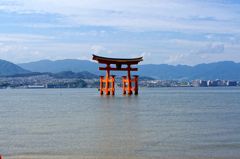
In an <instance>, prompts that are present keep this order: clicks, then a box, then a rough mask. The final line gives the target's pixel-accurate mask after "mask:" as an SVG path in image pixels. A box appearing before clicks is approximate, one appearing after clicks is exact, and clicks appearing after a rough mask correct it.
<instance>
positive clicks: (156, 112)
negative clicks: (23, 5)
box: [0, 88, 240, 158]
mask: <svg viewBox="0 0 240 159" xmlns="http://www.w3.org/2000/svg"><path fill="white" fill-rule="evenodd" d="M119 91H120V90H119ZM119 91H118V92H119ZM0 154H3V155H4V156H8V157H10V156H19V155H43V154H44V155H63V156H68V155H69V156H70V155H79V156H95V157H99V156H101V157H104V156H117V157H119V158H121V157H124V156H125V157H129V158H130V157H132V156H133V157H135V158H138V157H139V158H239V157H240V88H159V89H141V90H140V94H139V96H131V97H128V96H122V95H121V94H117V95H116V96H115V97H111V96H109V97H106V96H99V94H98V92H97V90H96V89H41V90H27V89H19V90H17V89H14V90H0Z"/></svg>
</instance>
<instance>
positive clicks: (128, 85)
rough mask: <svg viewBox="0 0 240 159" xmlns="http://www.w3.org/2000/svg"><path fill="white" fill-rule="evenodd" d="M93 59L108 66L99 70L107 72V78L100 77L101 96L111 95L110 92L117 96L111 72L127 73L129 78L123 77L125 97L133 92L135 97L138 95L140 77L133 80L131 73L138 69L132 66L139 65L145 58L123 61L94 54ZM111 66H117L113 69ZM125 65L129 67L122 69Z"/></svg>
mask: <svg viewBox="0 0 240 159" xmlns="http://www.w3.org/2000/svg"><path fill="white" fill-rule="evenodd" d="M92 59H93V60H96V61H98V63H100V64H106V67H99V70H106V77H105V78H104V76H100V94H101V95H103V92H105V94H106V95H110V92H111V94H112V95H114V94H115V76H114V75H110V70H112V71H127V76H123V77H122V88H123V94H124V95H125V94H126V92H128V95H131V94H132V92H134V94H135V95H137V94H138V76H134V78H133V79H131V71H138V68H132V67H131V65H137V64H138V63H139V62H140V61H143V57H139V58H131V59H122V58H108V57H101V56H97V55H94V54H93V58H92ZM111 64H113V65H116V67H111ZM123 65H127V67H122V66H123ZM132 82H134V85H135V86H134V87H132ZM110 84H111V87H110Z"/></svg>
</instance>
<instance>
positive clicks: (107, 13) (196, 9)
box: [2, 0, 240, 33]
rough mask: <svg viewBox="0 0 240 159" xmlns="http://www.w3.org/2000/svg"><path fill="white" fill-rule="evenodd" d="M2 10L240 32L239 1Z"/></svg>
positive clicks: (30, 5)
mask: <svg viewBox="0 0 240 159" xmlns="http://www.w3.org/2000/svg"><path fill="white" fill-rule="evenodd" d="M14 2H16V4H15V5H14V6H9V5H7V6H5V7H2V10H8V11H16V12H20V13H22V12H25V13H36V12H42V13H51V14H60V15H63V17H65V19H62V20H63V23H67V24H70V25H93V26H111V27H118V28H125V29H128V30H163V31H166V30H167V31H169V30H170V31H178V30H181V31H188V32H189V31H197V32H214V33H226V32H228V33H229V32H231V33H240V31H239V25H240V24H239V23H240V22H239V21H237V20H236V18H237V17H239V16H240V15H239V14H240V13H239V8H240V5H239V4H234V5H231V4H224V5H223V4H222V3H216V2H207V1H205V2H202V1H195V0H192V1H186V0H173V1H167V0H161V1H159V0H151V1H149V0H132V1H129V0H121V1H112V0H91V1H89V0H81V1H79V0H71V2H69V1H68V0H51V1H49V0H34V1H29V0H16V1H14Z"/></svg>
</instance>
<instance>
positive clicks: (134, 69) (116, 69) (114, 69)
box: [99, 67, 138, 71]
mask: <svg viewBox="0 0 240 159" xmlns="http://www.w3.org/2000/svg"><path fill="white" fill-rule="evenodd" d="M107 69H109V70H111V71H128V70H129V69H128V68H120V69H118V68H106V67H99V70H107ZM130 71H138V68H130Z"/></svg>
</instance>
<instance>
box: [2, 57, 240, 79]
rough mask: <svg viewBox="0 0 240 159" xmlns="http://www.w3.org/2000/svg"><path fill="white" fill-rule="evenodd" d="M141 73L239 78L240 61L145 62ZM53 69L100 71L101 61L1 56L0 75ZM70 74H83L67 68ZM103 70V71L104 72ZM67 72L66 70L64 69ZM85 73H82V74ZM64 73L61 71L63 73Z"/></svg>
mask: <svg viewBox="0 0 240 159" xmlns="http://www.w3.org/2000/svg"><path fill="white" fill-rule="evenodd" d="M138 68H139V72H137V74H139V75H140V76H147V77H152V78H155V79H162V80H193V79H203V80H204V79H205V80H208V79H211V80H215V79H226V80H240V63H235V62H232V61H223V62H215V63H209V64H199V65H196V66H187V65H177V66H173V65H167V64H146V65H139V66H138ZM30 71H31V72H50V73H59V72H64V71H72V72H75V73H77V72H84V71H87V72H89V73H91V74H96V75H99V73H100V71H99V70H98V64H97V63H94V62H91V61H87V60H71V59H68V60H57V61H50V60H41V61H36V62H30V63H22V64H18V65H15V64H13V63H10V62H7V61H3V60H0V75H2V76H3V75H14V74H25V73H29V72H30ZM68 73H69V74H67V75H68V76H80V75H79V74H72V73H70V72H68ZM102 73H104V72H102ZM64 75H66V72H65V73H64ZM81 75H82V74H81ZM60 76H61V74H60Z"/></svg>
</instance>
